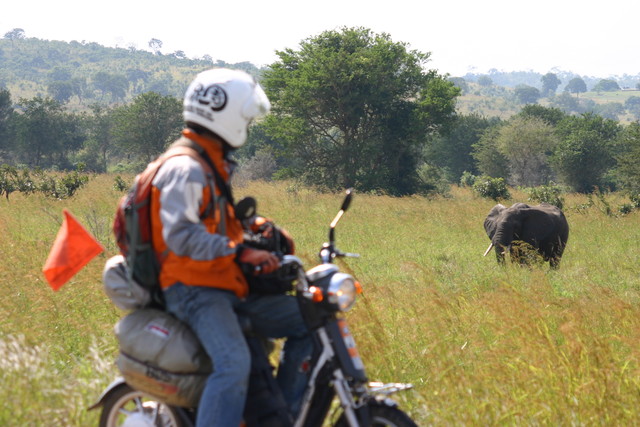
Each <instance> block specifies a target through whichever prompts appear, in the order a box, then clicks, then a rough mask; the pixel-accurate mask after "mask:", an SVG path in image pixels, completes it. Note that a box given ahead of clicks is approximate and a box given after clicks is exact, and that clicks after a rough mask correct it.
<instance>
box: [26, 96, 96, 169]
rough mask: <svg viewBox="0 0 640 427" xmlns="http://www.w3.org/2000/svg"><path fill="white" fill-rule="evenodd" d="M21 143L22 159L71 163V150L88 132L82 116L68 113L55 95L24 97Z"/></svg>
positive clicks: (63, 166) (30, 162)
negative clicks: (85, 131)
mask: <svg viewBox="0 0 640 427" xmlns="http://www.w3.org/2000/svg"><path fill="white" fill-rule="evenodd" d="M20 106H21V109H22V111H23V113H22V114H19V115H18V116H17V120H16V129H17V135H16V137H17V143H18V150H19V155H20V157H21V160H22V162H24V163H26V164H28V165H30V166H33V167H51V166H56V167H58V168H60V169H68V168H70V167H71V165H70V164H69V161H68V155H69V153H70V152H73V151H76V150H78V149H80V147H82V144H83V142H84V139H85V137H84V134H83V133H82V128H81V126H80V122H79V120H78V117H76V116H75V115H73V114H70V113H66V112H65V111H64V109H63V107H62V104H60V103H59V102H57V101H56V100H54V99H52V98H42V97H35V98H32V99H21V100H20Z"/></svg>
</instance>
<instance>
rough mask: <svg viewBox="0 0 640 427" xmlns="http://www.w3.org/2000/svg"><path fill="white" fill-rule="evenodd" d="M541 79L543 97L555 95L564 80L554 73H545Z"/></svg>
mask: <svg viewBox="0 0 640 427" xmlns="http://www.w3.org/2000/svg"><path fill="white" fill-rule="evenodd" d="M540 81H542V91H541V95H542V96H543V97H549V96H551V95H555V93H556V90H557V89H558V86H560V83H562V81H561V80H560V79H559V78H558V76H556V75H555V74H554V73H547V74H545V75H544V76H542V77H541V78H540Z"/></svg>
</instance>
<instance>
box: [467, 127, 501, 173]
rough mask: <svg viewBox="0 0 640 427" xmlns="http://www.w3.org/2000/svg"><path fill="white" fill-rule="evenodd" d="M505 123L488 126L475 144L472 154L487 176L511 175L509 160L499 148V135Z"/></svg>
mask: <svg viewBox="0 0 640 427" xmlns="http://www.w3.org/2000/svg"><path fill="white" fill-rule="evenodd" d="M502 126H503V124H497V125H495V126H491V127H490V128H488V129H487V130H486V131H484V133H483V134H482V136H481V137H480V140H479V141H478V142H477V143H475V144H473V147H472V148H473V150H472V152H471V155H472V156H473V158H474V160H475V161H476V165H477V168H478V170H479V171H480V172H481V173H482V174H483V175H486V176H489V177H494V178H507V177H508V176H509V162H508V159H507V158H506V156H505V155H504V154H502V153H501V152H500V150H498V144H497V140H498V136H499V135H500V129H501V127H502Z"/></svg>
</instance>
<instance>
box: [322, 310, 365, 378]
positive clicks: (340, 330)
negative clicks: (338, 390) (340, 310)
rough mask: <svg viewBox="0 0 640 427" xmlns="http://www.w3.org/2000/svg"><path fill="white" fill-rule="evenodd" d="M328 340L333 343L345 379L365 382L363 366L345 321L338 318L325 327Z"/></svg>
mask: <svg viewBox="0 0 640 427" xmlns="http://www.w3.org/2000/svg"><path fill="white" fill-rule="evenodd" d="M326 329H327V333H328V335H329V338H330V339H331V341H332V342H333V343H334V344H333V345H334V347H335V352H336V356H337V358H338V360H339V361H340V365H341V366H342V369H343V372H344V374H345V376H346V377H350V378H353V379H354V380H356V381H359V382H366V381H367V375H366V374H365V372H364V364H363V363H362V359H361V358H360V354H359V353H358V348H357V347H356V343H355V340H354V339H353V336H352V335H351V332H350V331H349V327H348V326H347V322H346V320H344V319H342V318H339V319H336V320H335V321H334V322H331V323H329V324H328V325H327V326H326Z"/></svg>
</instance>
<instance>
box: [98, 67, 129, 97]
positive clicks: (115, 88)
mask: <svg viewBox="0 0 640 427" xmlns="http://www.w3.org/2000/svg"><path fill="white" fill-rule="evenodd" d="M93 86H94V87H95V88H96V89H98V90H99V91H100V92H101V93H102V95H103V96H104V95H105V94H107V93H108V94H110V95H111V99H112V100H114V101H117V100H120V101H123V100H124V97H125V96H126V95H127V89H128V88H129V80H127V78H126V77H125V76H124V75H122V74H110V73H107V72H105V71H99V72H97V73H96V74H95V75H94V76H93Z"/></svg>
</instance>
